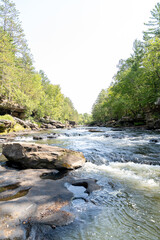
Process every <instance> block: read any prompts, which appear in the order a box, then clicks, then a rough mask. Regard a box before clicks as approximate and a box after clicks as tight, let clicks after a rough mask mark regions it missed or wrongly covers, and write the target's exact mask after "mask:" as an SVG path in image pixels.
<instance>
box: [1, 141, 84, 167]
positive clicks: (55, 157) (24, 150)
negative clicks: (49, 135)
mask: <svg viewBox="0 0 160 240" xmlns="http://www.w3.org/2000/svg"><path fill="white" fill-rule="evenodd" d="M2 148H3V151H2V153H3V155H4V156H5V157H6V158H7V159H8V160H9V161H10V162H11V163H12V164H15V165H17V166H18V167H20V168H23V169H26V168H33V169H44V168H46V169H75V168H79V167H81V166H83V165H84V163H85V157H84V155H83V153H81V152H76V151H72V150H68V149H64V148H60V147H57V146H48V145H45V144H35V143H25V142H21V143H18V142H11V143H4V144H3V147H2Z"/></svg>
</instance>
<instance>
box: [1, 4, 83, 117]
mask: <svg viewBox="0 0 160 240" xmlns="http://www.w3.org/2000/svg"><path fill="white" fill-rule="evenodd" d="M33 62H34V61H33V56H32V54H31V51H30V49H29V47H28V44H27V40H26V38H25V34H24V31H23V29H22V27H21V22H20V19H19V12H18V11H17V10H16V6H15V3H13V2H12V1H10V0H1V1H0V99H5V100H7V101H8V102H10V103H11V102H13V103H17V104H19V105H20V106H22V107H24V108H25V109H26V113H25V115H26V118H27V117H32V118H33V119H39V118H41V117H45V116H48V117H50V118H52V119H55V120H60V121H62V122H64V121H65V120H66V119H69V120H74V121H78V112H77V111H76V110H75V108H74V106H73V103H72V102H71V100H70V99H69V98H68V97H66V96H64V94H62V92H61V88H60V86H59V85H54V84H52V83H51V81H50V80H49V79H48V77H47V75H46V74H45V72H44V71H43V70H40V71H39V72H37V71H36V70H35V68H34V65H33ZM80 119H82V117H81V118H80Z"/></svg>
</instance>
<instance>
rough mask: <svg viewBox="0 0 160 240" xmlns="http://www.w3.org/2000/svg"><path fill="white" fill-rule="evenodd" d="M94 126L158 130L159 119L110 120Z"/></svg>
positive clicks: (126, 118) (159, 125) (159, 126)
mask: <svg viewBox="0 0 160 240" xmlns="http://www.w3.org/2000/svg"><path fill="white" fill-rule="evenodd" d="M95 126H101V127H112V128H126V127H127V128H128V127H129V128H130V127H132V128H143V129H147V130H157V129H160V119H153V118H148V119H144V118H136V119H132V118H130V117H123V118H121V119H120V120H111V121H108V122H106V123H95Z"/></svg>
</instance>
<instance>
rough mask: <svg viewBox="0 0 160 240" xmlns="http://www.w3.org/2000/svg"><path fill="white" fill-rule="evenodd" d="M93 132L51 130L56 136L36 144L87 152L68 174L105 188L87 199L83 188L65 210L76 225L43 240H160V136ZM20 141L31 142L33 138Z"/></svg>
mask: <svg viewBox="0 0 160 240" xmlns="http://www.w3.org/2000/svg"><path fill="white" fill-rule="evenodd" d="M92 129H93V128H92ZM94 129H95V130H96V131H97V132H93V131H92V132H90V131H89V130H90V128H88V127H80V128H75V129H71V130H66V129H63V130H53V131H54V132H56V133H59V134H60V135H59V137H58V138H56V139H47V138H46V139H43V140H39V141H36V142H37V143H45V144H49V145H57V146H61V147H64V148H68V149H72V150H76V151H81V152H83V154H84V156H85V158H86V160H87V162H86V164H85V165H84V167H82V168H79V169H77V170H75V171H72V172H70V174H71V175H72V176H73V177H78V178H94V179H96V180H97V183H98V185H100V186H101V189H100V190H98V191H94V192H93V193H92V194H91V195H89V196H88V195H86V193H84V191H83V188H82V187H79V191H80V192H81V193H79V195H81V196H82V198H81V199H77V200H74V201H72V203H71V205H70V206H68V207H67V210H68V211H72V212H74V214H75V216H76V218H75V221H74V222H73V223H71V224H70V225H68V226H64V227H59V228H57V229H55V230H54V231H53V230H52V231H50V230H48V232H46V233H45V236H46V238H45V239H52V240H72V239H74V240H134V239H135V240H159V239H160V132H153V131H142V130H139V129H136V130H135V129H126V130H122V129H111V128H102V127H101V128H100V127H99V128H98V127H96V128H94ZM16 141H29V142H32V141H33V137H32V136H30V135H28V136H24V137H17V138H16ZM67 187H68V188H69V187H70V186H67ZM71 190H72V191H74V189H71ZM75 194H76V193H75ZM84 197H85V198H86V199H87V201H84V200H83V198H84ZM33 239H34V238H33ZM39 239H41V238H39Z"/></svg>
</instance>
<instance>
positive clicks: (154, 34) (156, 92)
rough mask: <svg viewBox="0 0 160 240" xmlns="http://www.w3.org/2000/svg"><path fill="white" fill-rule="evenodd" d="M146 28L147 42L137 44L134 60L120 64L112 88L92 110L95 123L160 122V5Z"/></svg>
mask: <svg viewBox="0 0 160 240" xmlns="http://www.w3.org/2000/svg"><path fill="white" fill-rule="evenodd" d="M145 27H146V31H144V32H143V41H140V40H135V41H134V43H133V52H132V54H131V55H130V57H129V58H127V59H125V60H124V59H121V60H120V61H119V63H118V66H117V67H118V71H117V73H116V74H115V76H114V77H113V81H112V83H111V85H110V86H109V88H107V89H102V91H101V92H100V93H99V95H98V97H97V100H96V102H95V103H94V105H93V108H92V117H93V122H94V123H101V124H104V123H106V122H107V121H111V120H113V119H114V120H120V119H121V118H123V117H128V118H132V119H144V120H146V119H147V118H153V119H158V118H160V113H159V110H158V109H159V108H158V107H157V106H158V105H160V3H157V4H156V6H155V8H154V9H153V10H152V11H151V17H150V20H149V21H148V23H145Z"/></svg>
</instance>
